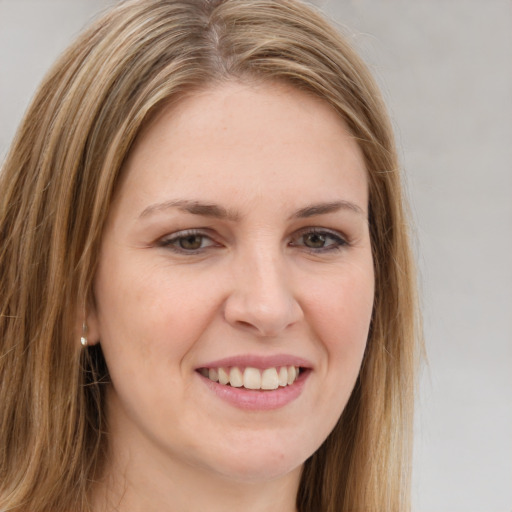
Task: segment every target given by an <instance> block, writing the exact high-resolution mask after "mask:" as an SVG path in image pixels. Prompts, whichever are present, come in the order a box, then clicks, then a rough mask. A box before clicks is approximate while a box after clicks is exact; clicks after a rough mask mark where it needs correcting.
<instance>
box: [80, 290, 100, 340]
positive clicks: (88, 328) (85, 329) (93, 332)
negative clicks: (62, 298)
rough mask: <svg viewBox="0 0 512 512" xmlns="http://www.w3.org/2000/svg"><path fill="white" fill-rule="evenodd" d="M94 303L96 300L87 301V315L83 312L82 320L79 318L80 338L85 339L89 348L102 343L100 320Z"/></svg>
mask: <svg viewBox="0 0 512 512" xmlns="http://www.w3.org/2000/svg"><path fill="white" fill-rule="evenodd" d="M94 302H95V301H94V299H90V300H88V301H87V307H86V308H85V313H84V312H83V311H82V313H81V318H79V332H80V338H81V337H85V338H86V339H87V346H89V347H90V346H92V345H96V344H97V343H99V341H100V326H99V318H98V313H97V308H96V304H95V303H94Z"/></svg>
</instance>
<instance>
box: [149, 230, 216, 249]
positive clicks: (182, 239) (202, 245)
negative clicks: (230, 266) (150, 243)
mask: <svg viewBox="0 0 512 512" xmlns="http://www.w3.org/2000/svg"><path fill="white" fill-rule="evenodd" d="M159 245H160V246H161V247H166V248H169V249H171V250H174V251H176V252H180V253H185V254H186V253H190V254H195V253H198V252H200V251H201V250H203V249H206V248H208V247H213V246H216V245H217V244H216V243H215V242H214V241H213V240H212V239H211V238H210V237H209V236H208V235H205V234H204V233H201V232H200V231H195V230H187V231H179V232H178V233H174V234H172V235H170V236H167V237H165V238H163V239H162V240H160V242H159Z"/></svg>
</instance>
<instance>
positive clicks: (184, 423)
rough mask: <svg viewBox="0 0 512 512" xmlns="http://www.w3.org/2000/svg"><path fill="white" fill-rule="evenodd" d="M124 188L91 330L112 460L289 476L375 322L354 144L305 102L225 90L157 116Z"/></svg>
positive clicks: (317, 106) (109, 231) (286, 94)
mask: <svg viewBox="0 0 512 512" xmlns="http://www.w3.org/2000/svg"><path fill="white" fill-rule="evenodd" d="M123 173H124V174H123V179H122V182H121V184H120V186H119V189H118V191H117V194H116V197H115V200H114V202H113V204H112V210H111V213H110V216H109V219H108V222H107V226H106V229H105V232H104V237H103V240H102V247H101V254H100V261H99V268H98V272H97V275H96V278H95V287H94V290H95V309H94V310H93V311H92V312H91V315H90V318H89V324H90V325H89V329H90V335H91V338H92V341H96V340H99V341H100V342H101V345H102V348H103V352H104V355H105V358H106V361H107V364H108V368H109V370H110V375H111V378H112V387H111V389H110V391H109V394H108V402H107V403H108V419H109V423H110V425H111V430H112V439H113V446H114V451H115V450H116V449H117V450H122V451H123V452H124V453H125V454H126V453H128V454H129V456H128V457H127V458H126V460H130V461H133V463H134V465H138V467H140V468H145V466H149V465H150V464H151V463H150V462H148V461H151V460H153V461H155V460H158V461H159V462H158V466H159V468H162V467H168V468H171V467H173V468H180V467H181V468H187V469H188V470H191V469H192V470H198V471H199V470H200V471H203V472H204V471H207V472H210V473H211V474H212V475H213V474H216V475H217V476H222V477H224V478H226V477H227V478H232V479H237V480H245V481H253V482H254V481H262V480H266V479H275V478H277V477H279V476H283V475H288V474H290V473H292V472H293V471H295V472H300V467H301V465H302V463H303V462H304V461H305V459H306V458H308V457H309V456H310V455H311V454H312V453H313V452H314V451H315V450H316V449H317V448H318V447H319V446H320V444H321V443H322V442H323V441H324V440H325V438H326V437H327V435H328V434H329V432H330V431H331V430H332V428H333V427H334V425H335V423H336V421H337V420H338V418H339V416H340V414H341V412H342V410H343V408H344V407H345V405H346V403H347V400H348V398H349V395H350V393H351V391H352V388H353V386H354V383H355V380H356V377H357V375H358V372H359V368H360V364H361V360H362V357H363V352H364V349H365V344H366V340H367V335H368V328H369V323H370V317H371V313H372V304H373V295H374V276H373V265H372V253H371V246H370V238H369V229H368V220H367V204H368V184H367V178H366V171H365V166H364V161H363V158H362V154H361V152H360V150H359V148H358V146H357V144H356V142H355V141H354V140H353V138H352V137H351V136H350V135H349V133H348V131H347V129H346V127H345V125H344V124H343V122H342V121H341V120H340V118H339V117H338V115H337V114H335V113H334V111H333V110H332V109H331V108H330V107H329V106H327V105H326V104H325V103H323V102H321V101H320V100H318V99H316V98H313V97H311V96H309V95H306V94H305V93H304V92H300V91H298V90H295V89H292V88H289V87H285V86H282V85H276V84H266V85H258V86H255V85H254V86H251V85H242V84H237V83H230V84H223V85H219V86H215V87H213V88H211V89H208V90H205V91H203V92H199V93H196V94H194V95H192V96H190V97H187V98H185V99H183V100H182V101H181V102H180V103H178V104H177V105H176V106H172V107H167V109H165V110H163V111H161V112H160V113H159V114H158V115H157V116H156V118H155V119H154V120H153V121H152V122H151V123H150V125H149V126H148V127H147V128H146V129H145V131H144V132H143V133H142V134H141V136H140V137H139V138H138V140H137V142H136V144H135V146H134V148H133V150H132V152H131V154H130V156H129V158H128V161H127V163H126V165H125V168H124V170H123ZM297 371H298V376H296V375H295V373H297ZM219 379H220V382H219ZM228 381H229V382H228ZM250 388H253V389H250ZM261 388H265V389H261ZM116 446H117V448H116Z"/></svg>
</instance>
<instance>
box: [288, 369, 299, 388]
mask: <svg viewBox="0 0 512 512" xmlns="http://www.w3.org/2000/svg"><path fill="white" fill-rule="evenodd" d="M296 378H297V369H296V368H295V366H288V384H293V382H294V381H295V379H296Z"/></svg>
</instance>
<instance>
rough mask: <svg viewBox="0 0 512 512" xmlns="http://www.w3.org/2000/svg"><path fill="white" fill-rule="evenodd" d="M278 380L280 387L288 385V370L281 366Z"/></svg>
mask: <svg viewBox="0 0 512 512" xmlns="http://www.w3.org/2000/svg"><path fill="white" fill-rule="evenodd" d="M278 380H279V385H280V386H281V387H284V386H286V385H287V384H288V368H286V366H281V368H279V375H278Z"/></svg>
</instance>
